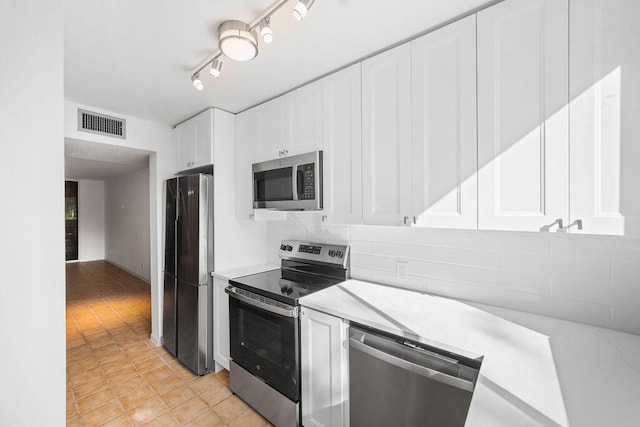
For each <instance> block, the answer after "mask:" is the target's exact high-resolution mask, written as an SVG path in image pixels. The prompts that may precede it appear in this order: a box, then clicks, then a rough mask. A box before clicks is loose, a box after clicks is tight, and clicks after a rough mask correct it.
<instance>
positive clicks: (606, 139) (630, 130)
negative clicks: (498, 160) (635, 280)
mask: <svg viewBox="0 0 640 427" xmlns="http://www.w3.org/2000/svg"><path fill="white" fill-rule="evenodd" d="M574 3H575V4H574ZM574 3H572V5H571V9H570V14H571V20H570V29H571V34H570V41H571V45H570V49H569V52H570V67H569V69H570V70H571V74H570V78H569V81H570V85H571V92H570V94H571V104H570V107H569V114H570V123H571V128H570V135H571V168H570V170H571V181H570V182H571V185H570V188H571V192H570V193H571V205H570V206H571V219H570V221H575V220H578V219H580V220H582V224H583V230H582V232H583V233H598V234H613V235H624V234H625V233H626V232H627V231H629V230H625V226H627V227H628V225H627V224H625V217H627V221H628V219H629V218H628V217H630V216H634V215H635V216H638V215H639V214H640V197H638V183H639V182H640V168H638V165H637V159H640V144H639V143H638V141H639V140H640V120H638V112H639V111H640V80H638V79H637V76H640V51H638V46H637V45H638V40H640V27H639V26H638V23H637V20H638V16H640V2H637V1H633V0H606V1H605V0H582V1H579V2H574ZM622 29H624V30H622ZM632 76H636V77H635V78H634V77H632ZM569 230H570V231H571V232H577V231H578V229H577V227H576V226H572V227H570V228H569Z"/></svg>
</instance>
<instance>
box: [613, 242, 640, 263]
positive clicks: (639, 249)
mask: <svg viewBox="0 0 640 427" xmlns="http://www.w3.org/2000/svg"><path fill="white" fill-rule="evenodd" d="M611 259H612V260H614V261H624V262H633V263H638V264H640V239H628V238H625V237H613V238H611Z"/></svg>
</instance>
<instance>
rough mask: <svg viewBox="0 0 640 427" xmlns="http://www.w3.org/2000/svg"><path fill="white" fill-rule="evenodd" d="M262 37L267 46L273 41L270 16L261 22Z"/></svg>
mask: <svg viewBox="0 0 640 427" xmlns="http://www.w3.org/2000/svg"><path fill="white" fill-rule="evenodd" d="M260 35H261V36H262V41H264V42H265V43H267V44H269V43H271V42H272V41H273V32H272V31H271V18H270V17H268V16H267V17H266V18H264V19H263V20H262V21H260Z"/></svg>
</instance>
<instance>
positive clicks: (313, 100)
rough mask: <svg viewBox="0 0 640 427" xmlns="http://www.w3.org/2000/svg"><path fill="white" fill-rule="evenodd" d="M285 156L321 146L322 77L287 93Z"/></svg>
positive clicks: (284, 122) (318, 148)
mask: <svg viewBox="0 0 640 427" xmlns="http://www.w3.org/2000/svg"><path fill="white" fill-rule="evenodd" d="M284 111H285V117H284V120H283V124H284V147H283V148H284V150H285V153H284V155H285V156H293V155H296V154H302V153H308V152H310V151H315V150H321V149H322V80H317V81H315V82H313V83H309V84H308V85H306V86H303V87H301V88H300V89H296V90H294V91H293V92H290V93H288V94H286V95H285V96H284Z"/></svg>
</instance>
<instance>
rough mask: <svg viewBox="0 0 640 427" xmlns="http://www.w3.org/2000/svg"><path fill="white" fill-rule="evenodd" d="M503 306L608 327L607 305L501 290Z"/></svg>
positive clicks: (501, 303)
mask: <svg viewBox="0 0 640 427" xmlns="http://www.w3.org/2000/svg"><path fill="white" fill-rule="evenodd" d="M501 294H502V295H501V301H500V304H499V305H501V306H503V307H507V308H512V309H514V310H521V311H526V312H529V313H535V314H542V315H545V316H551V317H557V318H560V319H567V320H571V321H574V322H581V323H586V324H589V325H595V326H602V327H605V328H608V327H610V325H611V322H610V314H609V310H610V309H609V307H608V306H606V305H602V304H590V303H585V302H579V301H570V300H565V299H560V298H553V297H547V296H542V295H534V294H529V293H524V292H515V291H510V290H502V291H501Z"/></svg>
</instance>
